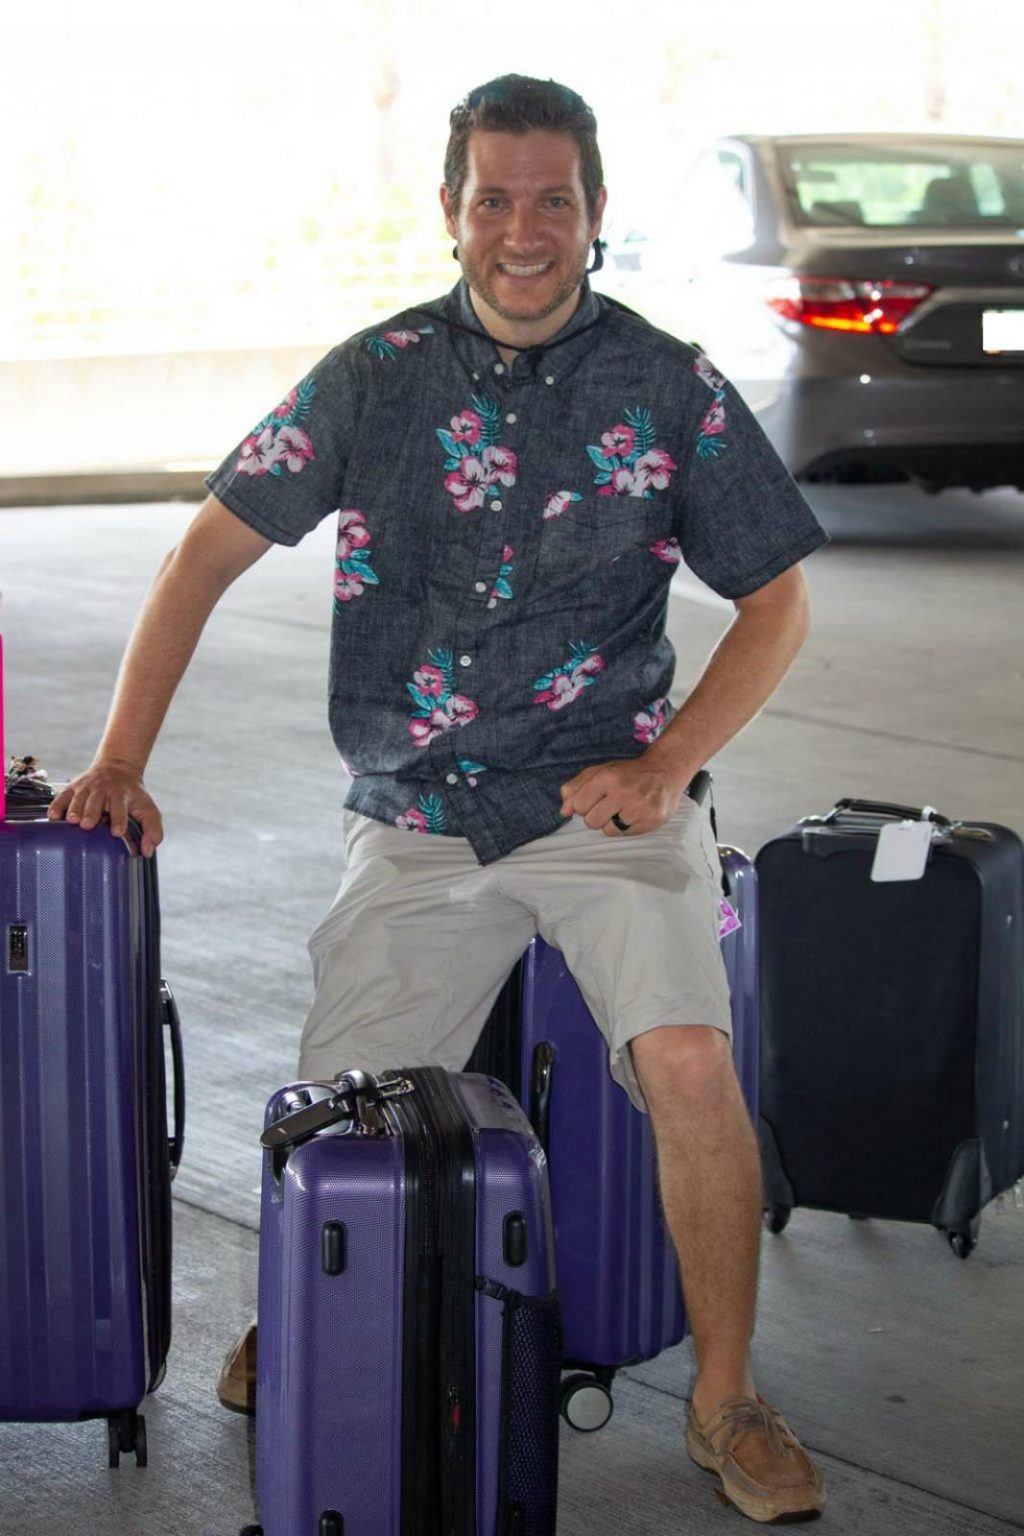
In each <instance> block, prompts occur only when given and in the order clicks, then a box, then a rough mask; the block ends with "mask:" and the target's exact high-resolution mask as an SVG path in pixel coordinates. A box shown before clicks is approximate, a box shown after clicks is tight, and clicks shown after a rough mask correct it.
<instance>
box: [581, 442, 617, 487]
mask: <svg viewBox="0 0 1024 1536" xmlns="http://www.w3.org/2000/svg"><path fill="white" fill-rule="evenodd" d="M587 453H588V454H589V455H590V461H591V463H592V464H596V465H597V467H598V469H621V467H622V465H621V463H620V461H619V460H618V459H614V458H613V459H609V458H606V457H605V455H604V454H603V453H602V452H601V450H600V448H598V447H596V446H595V444H594V443H588V444H587ZM608 478H609V480H610V479H611V475H609V476H608Z"/></svg>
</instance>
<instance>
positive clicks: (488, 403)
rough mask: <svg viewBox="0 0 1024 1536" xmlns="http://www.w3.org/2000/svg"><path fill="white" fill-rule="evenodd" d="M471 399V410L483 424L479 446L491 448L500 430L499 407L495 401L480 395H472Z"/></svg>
mask: <svg viewBox="0 0 1024 1536" xmlns="http://www.w3.org/2000/svg"><path fill="white" fill-rule="evenodd" d="M471 398H472V401H473V408H474V410H475V411H476V412H477V415H478V416H479V417H480V420H481V421H482V423H483V427H482V429H481V432H480V444H479V446H480V447H482V448H493V447H494V445H495V444H496V443H497V441H498V435H499V432H500V430H501V407H500V406H499V405H498V403H497V401H496V400H488V399H486V398H485V397H484V396H482V395H473V396H472V397H471Z"/></svg>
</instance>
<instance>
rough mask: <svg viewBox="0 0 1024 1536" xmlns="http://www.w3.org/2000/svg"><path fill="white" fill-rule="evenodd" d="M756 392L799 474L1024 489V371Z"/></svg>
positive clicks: (802, 382)
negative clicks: (1015, 486) (1014, 486)
mask: <svg viewBox="0 0 1024 1536" xmlns="http://www.w3.org/2000/svg"><path fill="white" fill-rule="evenodd" d="M751 398H752V400H754V401H755V406H754V408H755V411H756V414H757V418H758V420H759V421H760V423H761V425H762V427H763V428H764V430H765V432H766V433H767V434H768V437H769V439H770V440H771V442H772V443H773V445H774V446H775V448H776V450H777V451H778V453H779V454H780V456H781V457H782V459H783V461H784V462H785V464H786V465H787V467H788V468H789V470H790V473H791V474H793V475H794V476H796V477H797V478H798V479H804V480H853V481H856V480H904V479H914V480H922V481H924V482H926V483H930V484H934V485H950V486H953V485H965V486H974V487H975V488H977V489H982V488H984V487H985V486H990V485H1008V484H1009V485H1018V486H1021V487H1022V488H1024V369H1016V370H1012V371H1011V370H1007V371H1005V372H1004V371H1002V370H1000V371H999V372H994V371H991V370H985V371H981V370H978V369H960V368H958V369H950V370H949V371H948V372H946V371H943V372H942V373H941V374H939V372H938V370H936V369H929V370H928V371H927V373H926V374H924V375H923V376H922V374H921V373H919V372H918V371H917V370H914V371H913V372H910V373H903V374H901V375H900V376H898V377H894V376H892V375H889V376H884V375H883V376H881V377H879V376H877V375H871V376H868V377H867V379H866V380H865V381H864V382H861V381H860V380H859V379H858V378H857V377H847V378H813V379H810V378H804V379H787V380H783V381H781V382H780V383H779V384H778V385H777V386H775V387H774V388H773V389H772V390H771V393H770V395H769V393H768V391H766V389H765V387H764V384H763V383H762V384H761V385H760V386H758V387H755V388H754V389H752V392H751Z"/></svg>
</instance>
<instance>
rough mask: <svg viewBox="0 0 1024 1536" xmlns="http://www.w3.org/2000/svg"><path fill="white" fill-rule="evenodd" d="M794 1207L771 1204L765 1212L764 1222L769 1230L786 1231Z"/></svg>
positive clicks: (775, 1231)
mask: <svg viewBox="0 0 1024 1536" xmlns="http://www.w3.org/2000/svg"><path fill="white" fill-rule="evenodd" d="M792 1214H793V1208H792V1206H789V1205H770V1206H769V1207H768V1209H767V1210H766V1211H765V1213H764V1224H765V1226H766V1227H767V1228H768V1231H769V1232H774V1233H776V1234H778V1233H779V1232H785V1230H786V1227H787V1225H788V1223H789V1218H790V1216H791V1215H792Z"/></svg>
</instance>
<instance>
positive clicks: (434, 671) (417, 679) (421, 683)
mask: <svg viewBox="0 0 1024 1536" xmlns="http://www.w3.org/2000/svg"><path fill="white" fill-rule="evenodd" d="M412 680H413V682H414V683H415V684H416V687H417V688H418V689H419V691H420V693H424V694H426V696H427V697H428V698H430V699H439V698H440V697H441V695H442V693H444V691H445V677H444V673H443V672H442V671H441V669H440V667H432V666H430V665H429V664H427V663H424V665H423V666H422V667H420V669H419V671H418V672H414V673H413V675H412Z"/></svg>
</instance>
